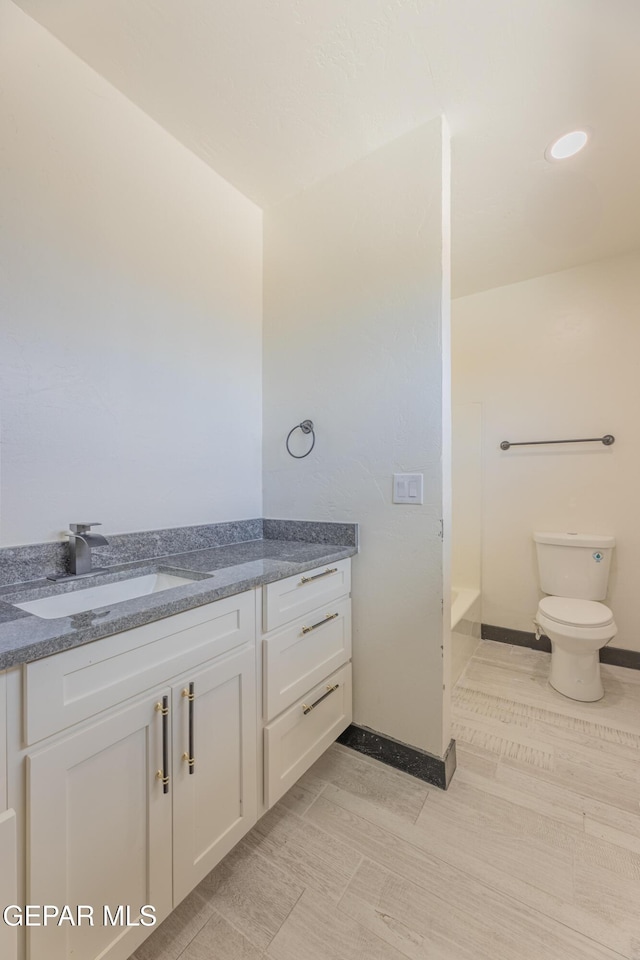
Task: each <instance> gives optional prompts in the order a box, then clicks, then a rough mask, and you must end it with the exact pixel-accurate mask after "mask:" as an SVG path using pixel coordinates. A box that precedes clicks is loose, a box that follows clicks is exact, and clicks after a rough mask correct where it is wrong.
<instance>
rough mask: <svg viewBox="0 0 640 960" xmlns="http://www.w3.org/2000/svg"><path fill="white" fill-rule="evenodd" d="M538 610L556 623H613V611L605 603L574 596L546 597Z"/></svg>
mask: <svg viewBox="0 0 640 960" xmlns="http://www.w3.org/2000/svg"><path fill="white" fill-rule="evenodd" d="M538 610H539V611H540V613H542V614H543V615H544V616H545V617H547V618H548V619H549V620H553V621H554V623H559V624H563V625H564V626H573V627H606V626H608V625H609V624H612V623H613V613H612V612H611V610H609V607H607V606H605V605H604V603H596V602H595V601H593V600H575V599H574V598H573V597H544V599H542V600H541V601H540V604H539V607H538Z"/></svg>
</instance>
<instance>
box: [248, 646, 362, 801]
mask: <svg viewBox="0 0 640 960" xmlns="http://www.w3.org/2000/svg"><path fill="white" fill-rule="evenodd" d="M310 707H311V708H312V709H309V708H310ZM351 716H352V710H351V664H350V663H347V664H345V665H344V667H341V668H340V670H337V671H336V672H335V673H334V674H332V675H331V676H330V677H328V678H327V679H326V680H325V681H324V683H321V684H318V686H317V687H314V689H313V690H310V691H309V693H308V694H307V696H306V697H305V698H304V699H303V700H300V701H299V702H298V703H296V704H294V706H293V707H290V708H289V710H286V711H285V712H284V713H283V714H282V715H281V716H280V717H278V719H277V720H274V721H273V722H272V723H269V724H268V725H267V726H266V727H265V731H264V752H265V756H264V759H265V776H264V789H265V803H266V805H267V807H272V806H273V804H274V803H275V802H276V801H277V800H279V799H280V797H281V796H282V795H283V794H284V793H286V792H287V790H288V789H289V787H291V786H293V784H294V783H295V782H296V780H299V778H300V777H301V776H302V774H303V773H304V772H305V771H306V770H308V769H309V767H310V766H311V765H312V764H313V763H315V761H316V760H317V759H318V757H320V756H321V755H322V754H323V753H324V751H325V750H326V749H327V747H329V746H331V744H332V743H333V741H334V740H335V739H336V737H338V736H339V735H340V734H341V733H342V731H343V730H345V729H346V728H347V727H348V726H349V724H350V723H351Z"/></svg>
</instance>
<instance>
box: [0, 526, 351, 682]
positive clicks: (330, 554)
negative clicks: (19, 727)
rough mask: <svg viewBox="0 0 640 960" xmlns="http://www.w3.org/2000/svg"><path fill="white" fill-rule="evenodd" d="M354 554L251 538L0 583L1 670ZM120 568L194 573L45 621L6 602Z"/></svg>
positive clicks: (72, 586) (92, 582)
mask: <svg viewBox="0 0 640 960" xmlns="http://www.w3.org/2000/svg"><path fill="white" fill-rule="evenodd" d="M357 551H358V548H357V546H355V545H349V546H345V545H339V544H331V543H317V542H302V541H300V540H276V539H271V540H252V541H245V542H240V543H233V544H228V545H225V546H218V547H211V548H207V549H199V550H190V551H188V552H185V553H180V554H170V555H168V556H165V557H154V558H153V559H152V560H148V559H147V560H140V561H137V562H130V563H122V564H117V565H114V566H111V567H109V570H108V572H106V573H104V574H97V575H96V576H95V577H90V578H86V579H82V580H78V581H77V582H71V583H58V584H54V583H53V582H51V581H49V580H46V579H41V580H32V581H30V582H29V583H25V584H16V583H14V584H12V585H9V586H5V587H1V588H0V670H4V669H7V668H8V667H12V666H15V665H17V664H21V663H28V662H29V661H32V660H39V659H40V658H42V657H47V656H50V655H51V654H54V653H59V652H60V651H62V650H69V649H70V648H72V647H77V646H80V645H81V644H83V643H88V642H90V641H91V640H98V639H100V638H101V637H107V636H110V635H112V634H114V633H120V632H121V631H123V630H130V629H131V628H132V627H139V626H142V625H143V624H145V623H150V622H151V621H153V620H160V619H162V618H163V617H169V616H172V615H173V614H176V613H182V611H184V610H189V609H191V608H192V607H198V606H201V605H203V604H205V603H211V602H212V601H214V600H221V599H222V598H223V597H230V596H232V595H234V594H237V593H242V592H243V591H245V590H251V589H252V588H253V587H259V586H262V585H263V584H265V583H273V582H274V581H275V580H282V579H284V578H285V577H292V576H296V575H297V574H300V573H304V572H305V571H306V570H311V569H313V568H314V567H319V566H323V565H324V564H330V563H335V562H336V561H337V560H344V559H345V558H347V557H352V556H354V554H356V553H357ZM123 571H126V572H129V573H130V574H131V576H132V577H135V576H143V575H145V574H148V573H172V574H175V575H177V576H180V575H184V576H189V577H192V578H193V582H192V583H189V584H185V585H184V586H179V587H174V588H172V589H170V590H164V591H162V592H159V593H153V594H148V595H146V596H143V597H137V598H136V599H134V600H126V601H124V602H119V603H115V604H111V605H109V606H105V607H101V608H98V609H96V610H89V611H86V612H84V613H77V614H74V615H72V616H67V617H59V618H56V619H51V620H44V619H42V618H40V617H37V616H35V615H34V614H32V613H27V612H26V611H24V610H20V609H18V608H17V607H15V606H12V604H14V603H25V602H27V601H30V600H37V599H40V598H41V597H47V596H51V595H53V594H59V593H62V592H65V593H66V592H72V591H76V590H82V589H83V588H89V587H97V586H100V585H102V584H105V583H113V582H115V581H117V580H121V579H123V576H122V574H123Z"/></svg>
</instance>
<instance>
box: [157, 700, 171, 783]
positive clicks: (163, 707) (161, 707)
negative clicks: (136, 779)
mask: <svg viewBox="0 0 640 960" xmlns="http://www.w3.org/2000/svg"><path fill="white" fill-rule="evenodd" d="M156 711H157V712H158V713H159V714H160V715H161V717H162V770H158V772H157V773H156V780H159V781H160V783H161V784H162V792H163V793H169V774H168V772H167V771H168V769H169V697H168V696H164V697H163V698H162V701H161V702H160V701H158V703H156Z"/></svg>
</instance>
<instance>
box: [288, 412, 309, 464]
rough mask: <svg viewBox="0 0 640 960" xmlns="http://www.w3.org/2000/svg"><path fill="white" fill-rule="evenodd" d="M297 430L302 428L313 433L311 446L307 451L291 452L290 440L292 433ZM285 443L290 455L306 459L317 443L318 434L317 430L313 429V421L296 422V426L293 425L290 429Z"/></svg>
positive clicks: (303, 430) (304, 431)
mask: <svg viewBox="0 0 640 960" xmlns="http://www.w3.org/2000/svg"><path fill="white" fill-rule="evenodd" d="M296 430H302V432H303V433H310V434H311V437H312V440H311V446H310V447H309V449H308V450H307V452H306V453H291V449H290V447H289V440H290V439H291V434H292V433H294V432H295V431H296ZM285 445H286V448H287V453H288V454H289V456H290V457H293V458H294V460H304V458H305V457H308V456H309V454H310V453H311V451H312V450H313V448H314V447H315V445H316V434H315V430H314V429H313V421H312V420H303V421H302V423H296V425H295V427H292V428H291V430H289V433H288V434H287V439H286V443H285Z"/></svg>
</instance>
